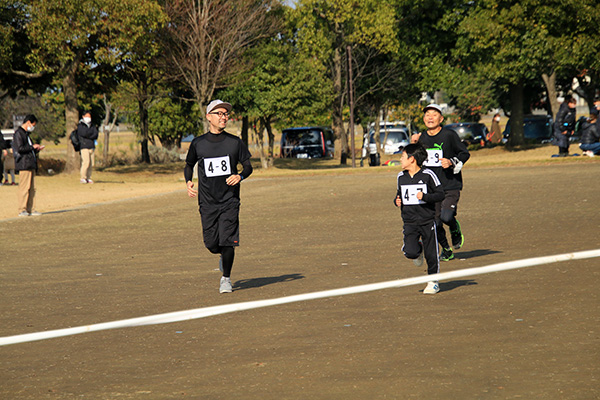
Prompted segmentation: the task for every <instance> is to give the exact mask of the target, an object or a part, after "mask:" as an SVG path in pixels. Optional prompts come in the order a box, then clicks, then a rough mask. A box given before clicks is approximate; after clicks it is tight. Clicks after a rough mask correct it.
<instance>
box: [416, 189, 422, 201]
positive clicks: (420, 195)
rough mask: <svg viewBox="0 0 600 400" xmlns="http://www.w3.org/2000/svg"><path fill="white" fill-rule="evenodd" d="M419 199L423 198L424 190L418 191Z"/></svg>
mask: <svg viewBox="0 0 600 400" xmlns="http://www.w3.org/2000/svg"><path fill="white" fill-rule="evenodd" d="M417 199H419V200H423V192H421V191H418V192H417Z"/></svg>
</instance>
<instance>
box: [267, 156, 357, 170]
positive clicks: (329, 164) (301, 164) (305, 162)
mask: <svg viewBox="0 0 600 400" xmlns="http://www.w3.org/2000/svg"><path fill="white" fill-rule="evenodd" d="M259 165H260V164H259ZM349 165H351V161H349V163H348V165H341V164H340V161H339V160H336V159H333V158H314V159H302V158H276V159H274V160H273V166H274V167H275V168H279V169H297V170H302V169H339V168H348V167H349Z"/></svg>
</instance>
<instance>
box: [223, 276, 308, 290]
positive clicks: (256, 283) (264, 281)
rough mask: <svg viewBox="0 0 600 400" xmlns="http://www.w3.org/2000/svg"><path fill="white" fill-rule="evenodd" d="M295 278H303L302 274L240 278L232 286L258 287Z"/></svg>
mask: <svg viewBox="0 0 600 400" xmlns="http://www.w3.org/2000/svg"><path fill="white" fill-rule="evenodd" d="M296 279H304V275H301V274H288V275H281V276H269V277H265V278H252V279H241V280H239V281H237V282H236V283H234V285H233V288H234V289H236V290H243V289H250V288H259V287H262V286H267V285H272V284H274V283H282V282H290V281H295V280H296Z"/></svg>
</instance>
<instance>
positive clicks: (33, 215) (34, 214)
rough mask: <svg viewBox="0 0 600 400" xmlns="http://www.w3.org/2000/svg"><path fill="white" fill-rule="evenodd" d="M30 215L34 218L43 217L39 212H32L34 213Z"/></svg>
mask: <svg viewBox="0 0 600 400" xmlns="http://www.w3.org/2000/svg"><path fill="white" fill-rule="evenodd" d="M29 215H30V216H32V217H37V216H39V215H42V213H41V212H38V211H32V212H30V213H29Z"/></svg>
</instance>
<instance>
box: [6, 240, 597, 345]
mask: <svg viewBox="0 0 600 400" xmlns="http://www.w3.org/2000/svg"><path fill="white" fill-rule="evenodd" d="M593 257H600V249H597V250H588V251H580V252H576V253H565V254H558V255H554V256H546V257H536V258H527V259H524V260H516V261H509V262H505V263H499V264H492V265H488V266H486V267H476V268H466V269H461V270H458V271H451V272H444V273H441V274H435V275H425V276H419V277H414V278H406V279H400V280H395V281H388V282H380V283H371V284H367V285H360V286H352V287H347V288H341V289H333V290H324V291H321V292H313V293H305V294H299V295H295V296H287V297H279V298H276V299H270V300H256V301H248V302H244V303H236V304H225V305H221V306H213V307H205V308H196V309H193V310H185V311H177V312H171V313H166V314H156V315H149V316H146V317H138V318H131V319H124V320H120V321H112V322H105V323H100V324H95V325H86V326H79V327H74V328H66V329H57V330H52V331H46V332H36V333H27V334H23V335H15V336H5V337H0V346H6V345H9V344H17V343H25V342H33V341H36V340H45V339H52V338H57V337H62V336H70V335H77V334H80V333H86V332H96V331H102V330H107V329H117V328H127V327H133V326H143V325H158V324H167V323H170V322H178V321H187V320H192V319H198V318H206V317H211V316H214V315H220V314H226V313H231V312H235V311H242V310H251V309H255V308H261V307H269V306H275V305H280V304H288V303H294V302H299V301H307V300H315V299H322V298H325V297H335V296H345V295H348V294H356V293H365V292H371V291H374V290H382V289H389V288H396V287H403V286H412V285H417V284H420V283H426V282H429V281H432V280H438V281H442V280H448V279H453V278H462V277H466V276H472V275H482V274H489V273H492V272H499V271H508V270H511V269H517V268H527V267H533V266H536V265H542V264H550V263H555V262H559V261H568V260H580V259H585V258H593Z"/></svg>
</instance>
